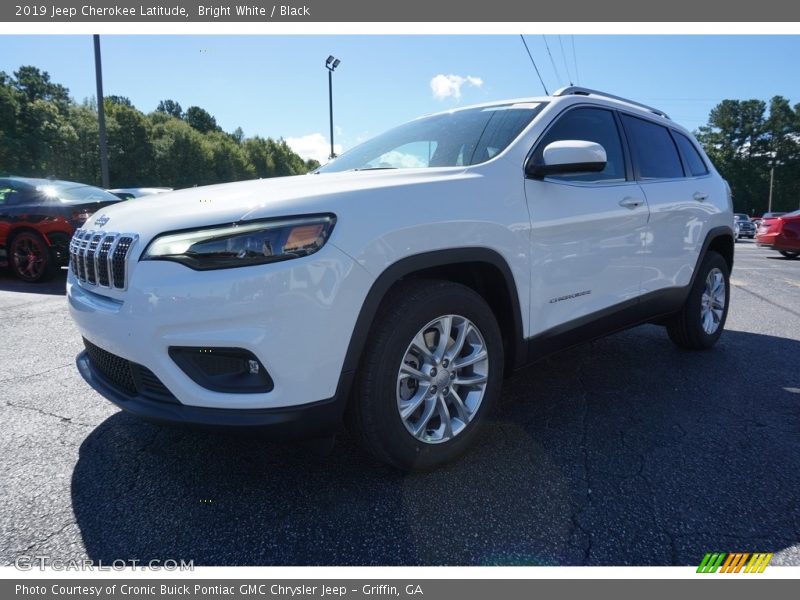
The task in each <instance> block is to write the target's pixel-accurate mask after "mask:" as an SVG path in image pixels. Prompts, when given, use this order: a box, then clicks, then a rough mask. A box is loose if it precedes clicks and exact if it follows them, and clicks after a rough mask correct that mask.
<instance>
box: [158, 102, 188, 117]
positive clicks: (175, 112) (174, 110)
mask: <svg viewBox="0 0 800 600" xmlns="http://www.w3.org/2000/svg"><path fill="white" fill-rule="evenodd" d="M156 112H160V113H164V114H165V115H169V116H171V117H175V118H176V119H182V118H183V109H182V108H181V105H180V104H179V103H178V102H175V101H174V100H162V101H161V102H159V103H158V107H156Z"/></svg>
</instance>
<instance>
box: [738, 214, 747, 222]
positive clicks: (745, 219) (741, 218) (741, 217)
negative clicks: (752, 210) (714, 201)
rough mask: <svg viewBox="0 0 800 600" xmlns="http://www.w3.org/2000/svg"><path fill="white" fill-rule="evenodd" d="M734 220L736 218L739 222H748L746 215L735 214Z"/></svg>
mask: <svg viewBox="0 0 800 600" xmlns="http://www.w3.org/2000/svg"><path fill="white" fill-rule="evenodd" d="M736 218H737V219H738V220H739V221H749V220H750V217H748V216H747V215H740V214H737V215H736Z"/></svg>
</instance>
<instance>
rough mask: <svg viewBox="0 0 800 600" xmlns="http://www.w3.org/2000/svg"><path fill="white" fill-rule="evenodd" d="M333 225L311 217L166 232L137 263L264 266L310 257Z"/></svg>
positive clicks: (327, 218)
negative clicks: (157, 261) (167, 261)
mask: <svg viewBox="0 0 800 600" xmlns="http://www.w3.org/2000/svg"><path fill="white" fill-rule="evenodd" d="M335 223H336V217H335V216H333V215H314V216H308V217H297V218H289V219H280V220H277V219H272V220H267V221H245V222H241V223H234V224H232V225H225V226H219V227H208V228H204V229H193V230H190V231H182V232H176V233H165V234H163V235H160V236H158V237H156V238H155V239H154V240H153V241H152V242H150V244H149V245H148V246H147V248H146V249H145V251H144V253H143V254H142V257H141V259H140V260H171V261H175V262H179V263H181V264H183V265H186V266H187V267H191V268H192V269H197V270H200V271H205V270H209V269H229V268H233V267H246V266H251V265H263V264H265V263H271V262H277V261H280V260H288V259H290V258H299V257H301V256H308V255H310V254H314V253H315V252H316V251H317V250H319V249H320V248H322V246H324V245H325V242H326V241H327V240H328V237H329V236H330V234H331V231H332V230H333V226H334V224H335Z"/></svg>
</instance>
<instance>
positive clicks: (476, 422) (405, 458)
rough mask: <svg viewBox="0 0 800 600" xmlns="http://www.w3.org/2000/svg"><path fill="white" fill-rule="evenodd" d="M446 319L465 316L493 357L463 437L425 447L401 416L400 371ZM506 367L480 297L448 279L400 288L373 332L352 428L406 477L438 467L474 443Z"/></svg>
mask: <svg viewBox="0 0 800 600" xmlns="http://www.w3.org/2000/svg"><path fill="white" fill-rule="evenodd" d="M443 315H458V316H460V317H465V318H466V319H469V320H470V321H471V322H472V324H473V325H474V326H475V327H476V328H477V329H478V331H479V332H480V335H481V336H482V338H483V342H484V344H485V349H486V351H487V353H488V356H489V360H488V368H487V380H486V387H485V390H484V395H483V398H482V400H481V401H480V404H479V405H478V406H477V409H476V410H475V411H474V416H473V417H472V419H471V420H470V421H469V423H468V424H467V425H466V426H465V427H464V428H463V429H462V430H461V431H460V433H458V434H457V435H454V436H453V437H452V438H450V439H448V440H447V441H441V442H439V443H427V442H425V441H423V440H420V439H418V438H417V437H415V436H414V435H412V433H411V432H410V431H409V430H408V429H407V428H406V425H405V424H404V422H403V419H402V418H401V416H400V412H399V408H398V400H397V389H398V371H399V369H400V366H401V365H402V364H403V362H404V361H405V359H406V357H407V355H406V351H407V350H408V348H409V344H410V343H411V340H412V339H413V338H414V337H415V335H416V334H417V333H418V332H419V331H420V330H422V329H423V328H424V327H425V326H426V324H429V323H431V322H432V321H434V320H436V319H438V318H439V317H442V316H443ZM451 339H452V338H451ZM503 361H504V355H503V340H502V337H501V334H500V328H499V326H498V324H497V320H496V319H495V317H494V314H493V313H492V310H491V308H490V307H489V305H488V304H487V303H486V301H485V300H484V299H483V298H482V297H481V296H480V295H479V294H477V293H476V292H475V291H473V290H472V289H470V288H468V287H466V286H463V285H460V284H456V283H452V282H448V281H438V280H417V281H410V282H406V283H400V284H398V285H397V286H395V287H394V288H392V290H391V291H390V292H389V296H388V297H387V299H386V300H385V301H384V303H383V304H382V306H381V308H380V309H379V311H378V314H377V315H376V317H375V322H374V323H373V326H372V328H371V330H370V333H369V338H368V340H367V343H366V344H365V347H364V352H363V355H362V360H361V364H360V368H359V372H358V375H357V377H356V381H355V385H354V394H353V397H352V399H351V401H350V403H349V406H348V414H347V421H348V427H349V429H350V430H351V431H352V432H353V433H354V434H355V435H356V436H357V438H358V439H359V441H360V443H361V445H362V446H363V448H364V449H365V450H366V451H367V452H369V453H370V454H371V455H372V456H373V457H375V458H376V459H378V460H380V461H381V462H384V463H387V464H389V465H392V466H394V467H396V468H398V469H401V470H406V471H410V470H423V471H424V470H429V469H433V468H436V467H439V466H441V465H443V464H445V463H447V462H449V461H451V460H453V459H454V458H456V457H457V456H459V455H460V454H462V453H463V452H464V451H465V450H466V448H467V447H468V446H469V445H470V444H471V443H472V441H473V440H474V439H475V435H476V434H477V432H478V431H479V429H480V426H481V423H482V421H484V420H485V418H486V415H487V414H489V413H490V412H491V410H492V406H493V405H494V403H495V401H496V399H497V397H498V396H499V395H500V388H501V385H502V379H503Z"/></svg>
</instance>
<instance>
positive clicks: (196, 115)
mask: <svg viewBox="0 0 800 600" xmlns="http://www.w3.org/2000/svg"><path fill="white" fill-rule="evenodd" d="M183 118H184V120H185V121H186V122H187V123H188V124H189V125H191V126H192V127H194V128H195V129H197V131H199V132H200V133H211V132H212V131H217V130H218V129H219V127H217V120H216V119H215V118H214V117H212V116H211V115H210V114H209V113H208V111H205V110H203V109H202V108H200V107H199V106H190V107H189V108H187V109H186V114H185V115H184V117H183Z"/></svg>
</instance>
